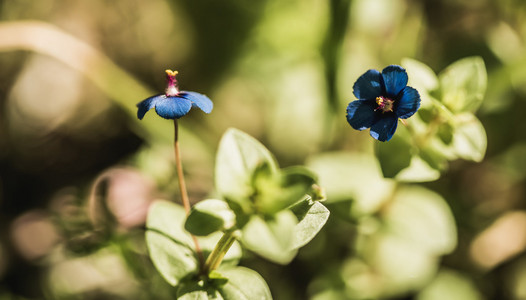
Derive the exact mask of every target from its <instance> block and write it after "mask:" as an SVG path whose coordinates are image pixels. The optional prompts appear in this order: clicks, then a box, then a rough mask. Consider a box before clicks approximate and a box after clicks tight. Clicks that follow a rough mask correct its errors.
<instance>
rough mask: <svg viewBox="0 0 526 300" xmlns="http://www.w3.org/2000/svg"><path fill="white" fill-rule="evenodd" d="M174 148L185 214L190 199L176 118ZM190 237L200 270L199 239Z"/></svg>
mask: <svg viewBox="0 0 526 300" xmlns="http://www.w3.org/2000/svg"><path fill="white" fill-rule="evenodd" d="M174 127H175V128H174V129H175V131H174V149H175V165H176V168H177V179H178V181H179V190H180V191H181V201H182V202H183V207H184V210H185V212H186V215H187V216H188V214H189V213H190V200H189V198H188V192H187V191H186V184H185V182H184V173H183V164H182V163H181V150H180V149H179V140H178V136H179V126H178V124H177V119H174ZM192 239H193V240H194V245H195V251H196V253H197V257H198V258H199V265H200V268H201V270H202V269H203V268H204V264H205V258H204V256H203V251H201V247H200V246H199V241H198V240H197V238H196V237H195V236H194V235H192Z"/></svg>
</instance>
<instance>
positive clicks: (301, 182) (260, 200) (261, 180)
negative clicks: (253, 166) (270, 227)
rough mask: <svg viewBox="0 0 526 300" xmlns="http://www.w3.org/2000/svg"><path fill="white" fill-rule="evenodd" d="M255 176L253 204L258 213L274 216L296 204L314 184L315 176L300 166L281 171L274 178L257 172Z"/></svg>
mask: <svg viewBox="0 0 526 300" xmlns="http://www.w3.org/2000/svg"><path fill="white" fill-rule="evenodd" d="M258 175H259V176H258ZM256 176H257V177H258V178H257V179H256V180H255V182H254V190H255V194H254V202H255V205H256V207H257V208H258V211H260V212H262V213H266V214H274V213H276V212H278V211H280V210H282V209H284V208H286V207H289V206H290V205H292V204H293V203H296V202H298V201H299V200H300V199H302V198H304V197H305V196H306V194H307V193H308V192H309V191H310V190H311V189H312V185H313V184H314V183H315V179H314V177H315V175H314V174H313V173H312V172H311V171H309V170H308V169H306V168H304V167H301V166H296V167H290V168H286V169H283V170H282V171H281V172H279V173H278V174H276V175H274V176H272V174H269V173H268V172H265V173H262V172H258V173H257V174H256Z"/></svg>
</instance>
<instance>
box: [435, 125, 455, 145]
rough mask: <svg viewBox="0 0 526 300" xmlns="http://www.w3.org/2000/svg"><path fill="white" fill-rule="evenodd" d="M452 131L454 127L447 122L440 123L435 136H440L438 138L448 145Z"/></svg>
mask: <svg viewBox="0 0 526 300" xmlns="http://www.w3.org/2000/svg"><path fill="white" fill-rule="evenodd" d="M453 131H454V128H453V126H451V124H449V123H447V122H446V123H441V124H440V125H439V126H438V132H437V136H438V137H439V138H440V140H441V141H442V142H443V143H444V144H446V145H449V144H451V142H452V141H453Z"/></svg>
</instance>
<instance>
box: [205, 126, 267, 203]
mask: <svg viewBox="0 0 526 300" xmlns="http://www.w3.org/2000/svg"><path fill="white" fill-rule="evenodd" d="M264 163H265V164H266V165H267V166H268V168H269V171H270V172H271V173H275V172H276V171H277V163H276V161H275V159H274V157H273V156H272V154H271V153H270V152H269V151H268V150H267V149H266V148H265V147H264V146H263V145H262V144H261V143H260V142H258V141H257V140H256V139H254V138H253V137H251V136H249V135H248V134H246V133H244V132H242V131H239V130H237V129H232V128H231V129H229V130H228V131H227V132H226V133H225V134H224V135H223V138H222V139H221V142H220V144H219V149H218V152H217V159H216V168H215V184H216V189H217V191H218V192H219V193H220V194H221V195H222V196H224V197H225V198H228V199H229V200H233V201H238V202H241V203H242V202H243V201H248V199H247V196H248V195H249V194H250V193H251V192H252V186H251V180H252V175H253V173H254V171H255V170H256V168H257V167H258V166H260V165H262V164H264Z"/></svg>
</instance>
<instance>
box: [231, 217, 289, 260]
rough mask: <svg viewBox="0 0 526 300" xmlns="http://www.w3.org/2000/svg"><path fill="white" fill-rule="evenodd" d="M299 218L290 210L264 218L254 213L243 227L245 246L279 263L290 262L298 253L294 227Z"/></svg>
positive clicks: (242, 239)
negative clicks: (295, 246) (294, 244)
mask: <svg viewBox="0 0 526 300" xmlns="http://www.w3.org/2000/svg"><path fill="white" fill-rule="evenodd" d="M297 223H298V220H297V219H296V216H295V215H294V213H292V212H291V211H290V210H283V211H281V212H279V213H277V214H276V215H275V216H274V218H273V219H270V220H264V219H263V218H262V217H260V216H257V215H253V216H252V217H251V218H250V220H249V221H248V223H247V224H246V225H245V227H243V230H242V238H241V241H242V242H243V244H244V245H245V247H246V248H247V249H249V250H251V251H253V252H255V253H257V254H259V255H261V256H262V257H264V258H266V259H268V260H271V261H273V262H276V263H279V264H287V263H289V262H290V261H291V260H292V259H293V258H294V256H295V255H296V252H297V250H295V249H293V237H294V228H295V226H296V224H297Z"/></svg>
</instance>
